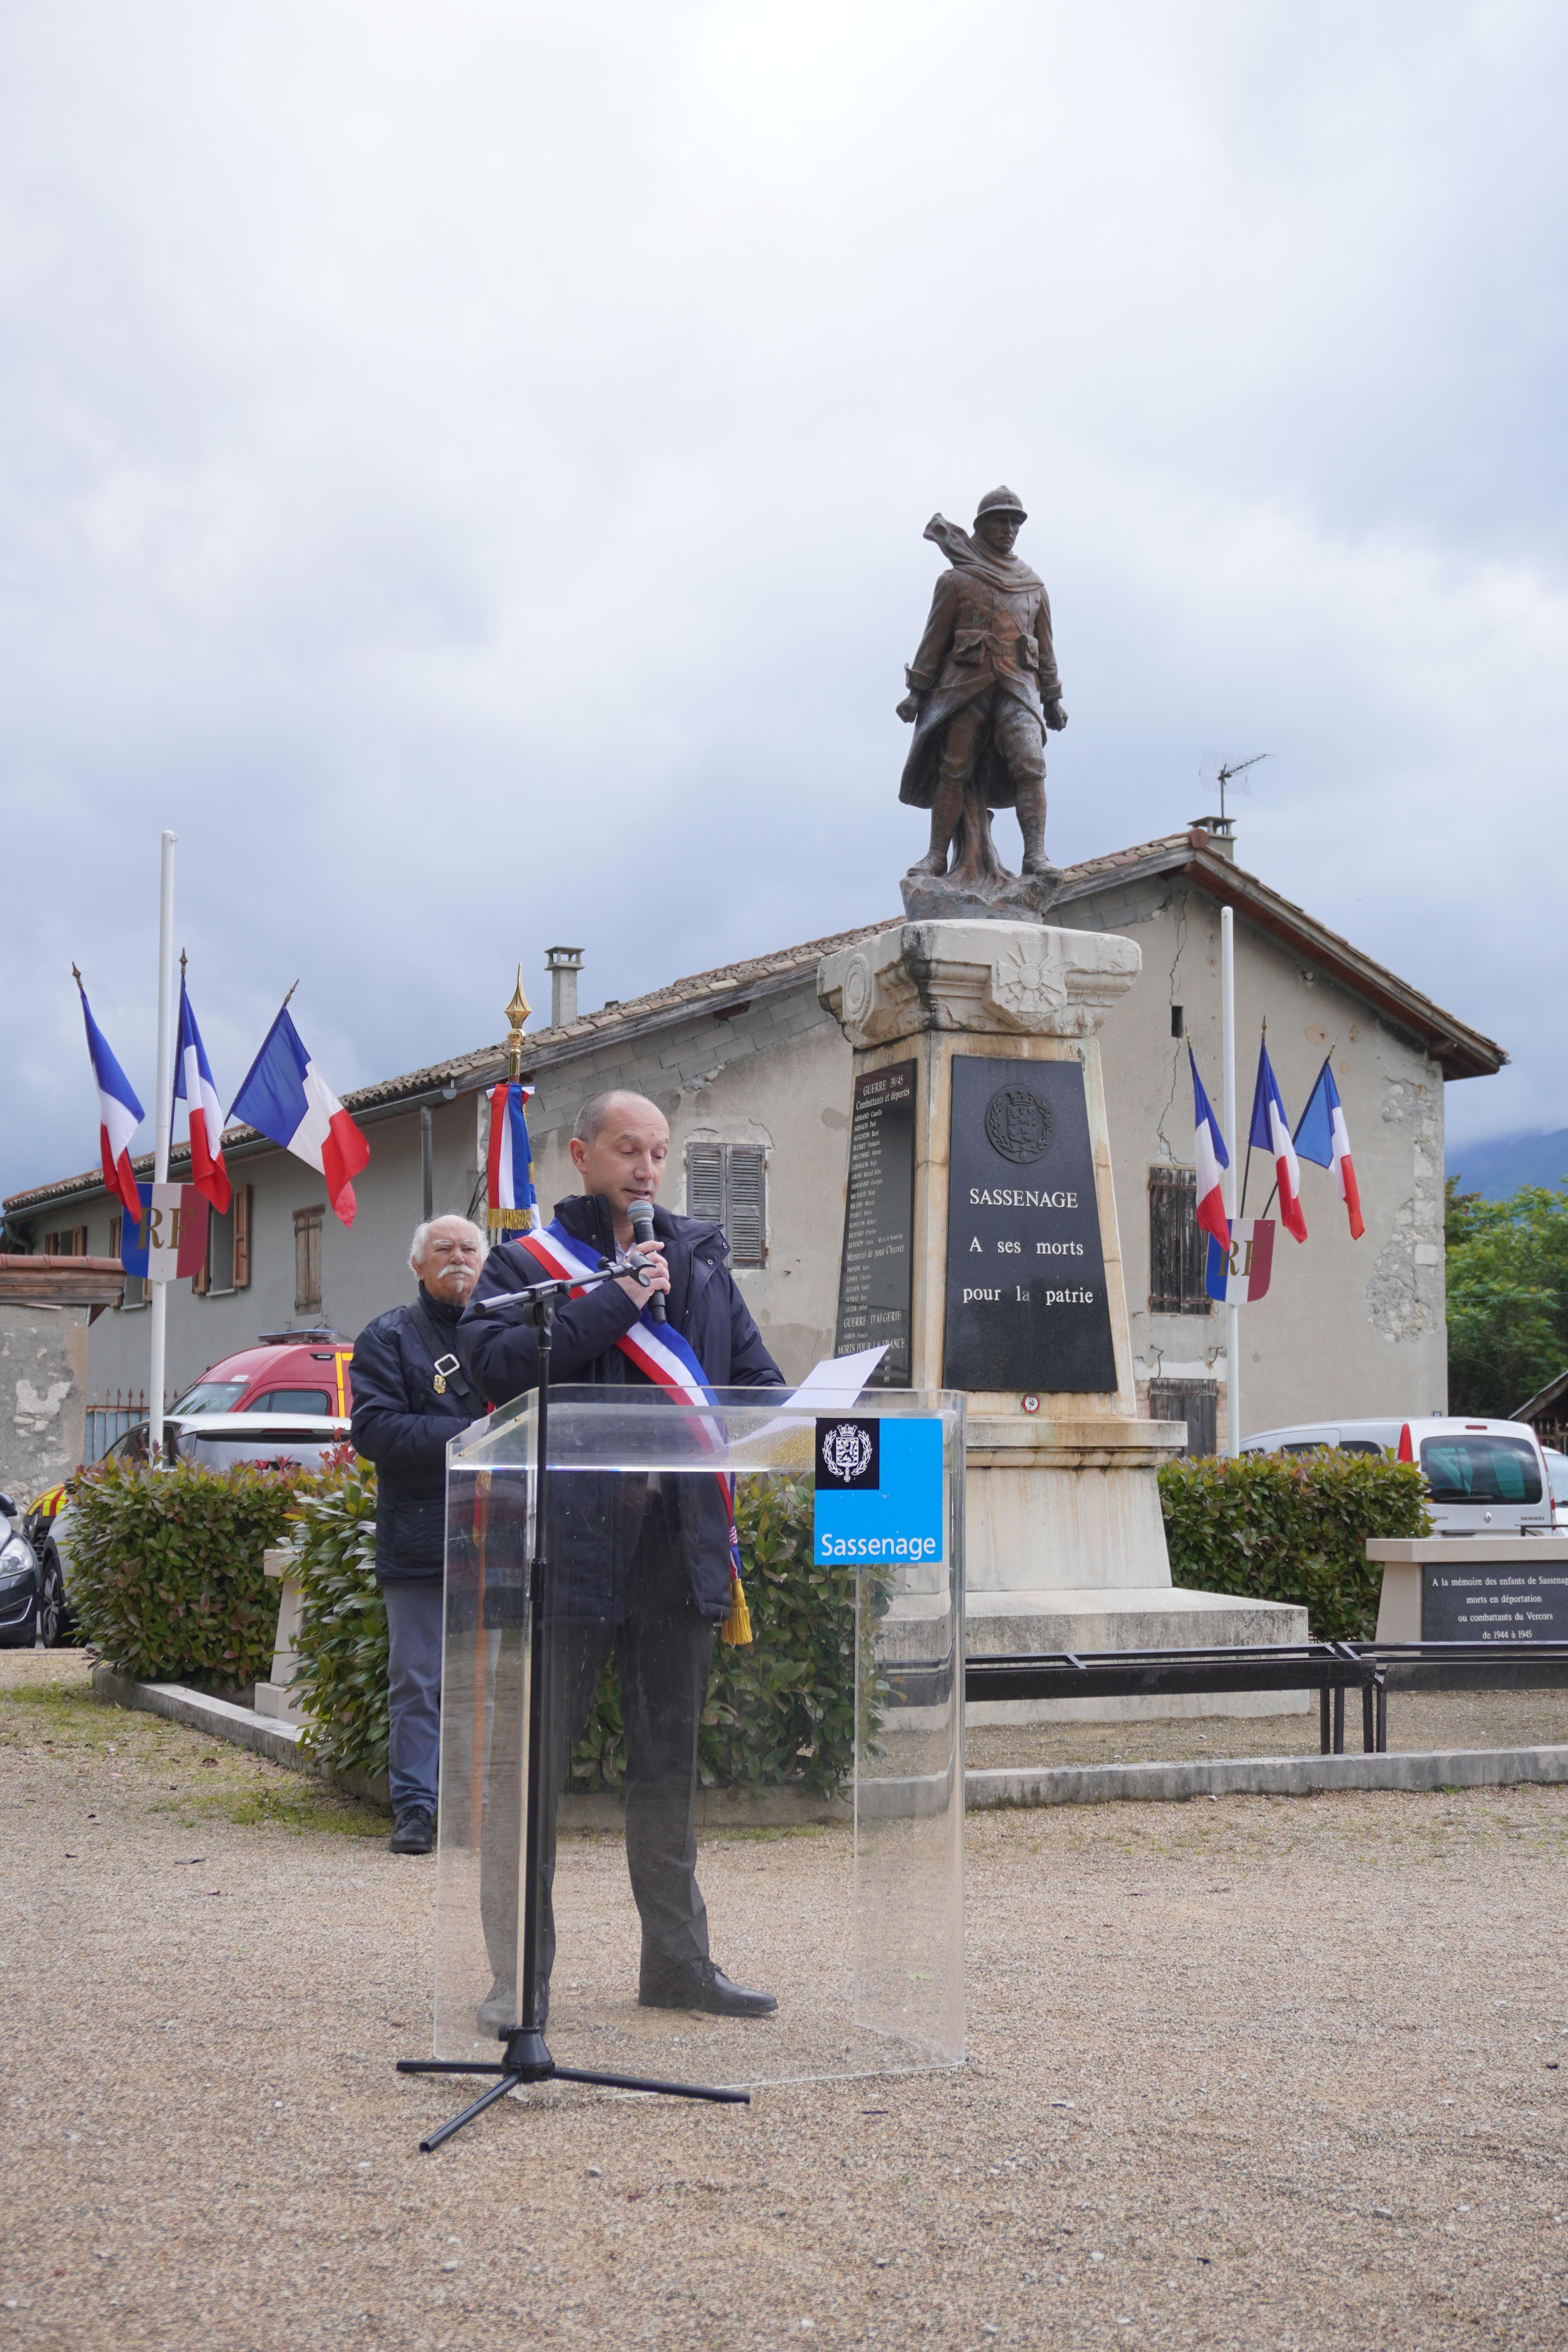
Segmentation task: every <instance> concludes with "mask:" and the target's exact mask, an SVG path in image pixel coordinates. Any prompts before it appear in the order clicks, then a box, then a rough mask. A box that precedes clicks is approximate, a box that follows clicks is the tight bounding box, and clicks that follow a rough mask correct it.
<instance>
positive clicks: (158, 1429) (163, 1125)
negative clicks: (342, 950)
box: [147, 833, 174, 1462]
mask: <svg viewBox="0 0 1568 2352" xmlns="http://www.w3.org/2000/svg"><path fill="white" fill-rule="evenodd" d="M155 1100H156V1103H157V1126H156V1140H155V1142H154V1144H153V1182H154V1183H155V1184H166V1183H167V1182H168V1181H169V1142H170V1136H171V1132H172V1129H173V1128H174V835H173V834H172V833H166V834H165V835H163V856H162V860H161V863H160V868H159V876H158V1092H157V1096H156V1097H155ZM152 1288H153V1305H152V1317H153V1363H152V1370H151V1375H150V1378H151V1383H152V1391H153V1393H152V1407H153V1410H152V1414H151V1417H150V1419H151V1425H150V1427H149V1429H148V1433H147V1440H148V1442H147V1459H148V1460H149V1461H150V1462H162V1460H163V1360H164V1354H165V1349H166V1345H167V1339H168V1324H169V1286H168V1284H167V1283H166V1282H155V1283H153V1286H152Z"/></svg>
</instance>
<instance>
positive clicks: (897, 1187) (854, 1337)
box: [835, 1062, 915, 1389]
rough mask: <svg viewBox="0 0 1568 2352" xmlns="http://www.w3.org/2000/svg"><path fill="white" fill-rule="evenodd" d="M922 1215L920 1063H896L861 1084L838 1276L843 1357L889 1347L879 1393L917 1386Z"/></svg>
mask: <svg viewBox="0 0 1568 2352" xmlns="http://www.w3.org/2000/svg"><path fill="white" fill-rule="evenodd" d="M914 1216H915V1065H914V1063H913V1062H895V1063H893V1064H892V1066H890V1067H889V1068H888V1069H885V1070H866V1071H863V1072H862V1074H861V1075H860V1076H859V1077H858V1078H857V1079H856V1081H855V1108H854V1116H853V1119H852V1121H851V1124H850V1129H849V1192H848V1198H847V1201H846V1202H845V1208H844V1262H843V1270H842V1272H841V1274H840V1276H839V1279H838V1334H837V1342H836V1345H835V1353H836V1354H837V1355H840V1356H847V1355H850V1354H852V1353H854V1351H855V1350H856V1349H860V1348H879V1347H881V1346H883V1345H884V1344H885V1345H886V1347H887V1350H888V1352H887V1354H886V1355H885V1356H884V1357H883V1359H882V1360H881V1362H880V1363H879V1365H878V1367H877V1370H876V1371H875V1372H874V1373H873V1374H872V1377H871V1381H870V1386H871V1387H872V1388H874V1389H907V1388H908V1387H909V1385H910V1324H911V1314H910V1296H911V1294H910V1284H911V1277H912V1265H913V1262H912V1259H911V1256H910V1242H911V1234H912V1230H913V1226H914Z"/></svg>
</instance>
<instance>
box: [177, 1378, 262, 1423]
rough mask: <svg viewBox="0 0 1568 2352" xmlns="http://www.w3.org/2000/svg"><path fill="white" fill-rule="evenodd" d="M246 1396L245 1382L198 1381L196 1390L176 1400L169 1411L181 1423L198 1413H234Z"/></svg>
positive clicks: (192, 1389) (191, 1390)
mask: <svg viewBox="0 0 1568 2352" xmlns="http://www.w3.org/2000/svg"><path fill="white" fill-rule="evenodd" d="M244 1394H245V1382H244V1381H197V1382H196V1384H195V1388H189V1389H187V1390H186V1391H185V1393H184V1396H181V1397H176V1398H175V1399H174V1403H173V1404H172V1405H171V1406H170V1407H169V1411H170V1412H171V1413H172V1414H174V1415H175V1416H177V1418H178V1419H180V1420H181V1421H187V1420H189V1419H190V1418H191V1416H192V1415H193V1414H195V1413H198V1412H233V1411H234V1408H235V1406H236V1404H237V1402H238V1400H239V1399H240V1398H241V1397H242V1396H243V1395H244Z"/></svg>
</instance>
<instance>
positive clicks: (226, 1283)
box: [191, 1192, 239, 1298]
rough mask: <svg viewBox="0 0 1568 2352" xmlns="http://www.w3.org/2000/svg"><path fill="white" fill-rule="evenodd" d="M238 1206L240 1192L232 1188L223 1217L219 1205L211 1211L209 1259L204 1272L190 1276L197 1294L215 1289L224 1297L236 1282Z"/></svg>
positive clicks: (197, 1295)
mask: <svg viewBox="0 0 1568 2352" xmlns="http://www.w3.org/2000/svg"><path fill="white" fill-rule="evenodd" d="M238 1206H239V1195H238V1193H237V1192H231V1193H230V1194H229V1202H228V1207H227V1208H226V1210H225V1212H224V1213H223V1215H222V1216H221V1217H220V1216H219V1215H218V1213H217V1211H216V1209H213V1210H210V1211H209V1212H208V1214H207V1254H206V1260H205V1264H204V1265H203V1266H202V1269H201V1272H200V1273H199V1274H194V1275H193V1276H191V1288H192V1289H193V1290H194V1291H195V1294H196V1297H198V1298H206V1297H211V1296H212V1295H213V1294H214V1293H216V1295H217V1296H218V1297H222V1296H223V1295H224V1294H225V1293H226V1292H227V1291H230V1290H232V1289H233V1288H234V1286H235V1282H234V1224H235V1213H236V1211H237V1208H238Z"/></svg>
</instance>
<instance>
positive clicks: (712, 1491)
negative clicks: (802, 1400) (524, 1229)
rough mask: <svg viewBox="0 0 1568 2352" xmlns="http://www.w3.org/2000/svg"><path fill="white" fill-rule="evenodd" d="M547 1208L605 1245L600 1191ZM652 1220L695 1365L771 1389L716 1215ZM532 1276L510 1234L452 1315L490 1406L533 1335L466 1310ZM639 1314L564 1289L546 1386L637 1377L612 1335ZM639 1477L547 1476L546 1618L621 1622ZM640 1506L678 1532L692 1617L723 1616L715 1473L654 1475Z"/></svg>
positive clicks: (674, 1315)
mask: <svg viewBox="0 0 1568 2352" xmlns="http://www.w3.org/2000/svg"><path fill="white" fill-rule="evenodd" d="M555 1213H556V1215H557V1216H558V1217H559V1219H560V1220H561V1223H562V1224H563V1226H564V1227H565V1229H566V1231H567V1232H568V1233H569V1234H571V1236H572V1238H573V1239H574V1241H575V1242H577V1243H579V1244H582V1246H583V1247H584V1249H585V1250H587V1252H588V1253H589V1254H590V1255H593V1256H595V1257H609V1256H613V1255H615V1249H616V1239H615V1228H614V1226H613V1224H612V1223H611V1218H610V1208H609V1203H608V1202H607V1201H605V1200H604V1199H603V1198H602V1197H600V1196H599V1195H598V1194H596V1193H595V1194H592V1195H587V1196H584V1195H583V1194H581V1193H579V1194H578V1195H576V1196H575V1197H574V1199H571V1200H566V1201H558V1202H556V1205H555ZM653 1229H654V1234H655V1236H656V1238H657V1239H658V1240H659V1241H661V1242H662V1243H663V1244H664V1252H665V1261H666V1264H667V1265H668V1267H669V1278H670V1288H669V1297H668V1309H667V1311H668V1317H669V1321H670V1323H671V1325H672V1326H673V1328H675V1329H676V1330H678V1331H679V1333H680V1335H681V1337H682V1339H685V1341H686V1342H687V1344H688V1346H689V1348H690V1349H691V1351H692V1353H693V1355H694V1356H695V1357H696V1358H697V1360H698V1362H699V1363H700V1365H701V1367H702V1370H703V1371H704V1372H705V1374H706V1375H707V1378H708V1383H709V1385H710V1388H716V1389H728V1388H739V1389H752V1388H782V1387H783V1385H784V1375H783V1373H782V1372H781V1371H780V1370H779V1368H778V1366H777V1365H776V1364H775V1363H774V1361H773V1358H772V1357H771V1356H770V1355H769V1353H768V1351H767V1349H766V1348H765V1347H764V1346H763V1341H762V1336H761V1334H760V1333H759V1331H758V1329H757V1327H756V1325H755V1324H754V1323H753V1322H752V1315H751V1309H750V1308H749V1307H747V1305H746V1302H745V1300H744V1299H743V1298H742V1296H741V1293H740V1290H739V1288H738V1286H737V1285H736V1282H735V1278H734V1276H733V1275H732V1274H731V1271H730V1263H729V1260H730V1245H729V1244H728V1242H727V1241H726V1240H725V1239H724V1234H723V1231H722V1229H721V1227H720V1226H718V1225H714V1224H709V1223H706V1222H705V1221H704V1220H703V1219H701V1218H700V1217H677V1216H672V1215H671V1214H670V1213H669V1211H668V1209H658V1208H656V1209H655V1211H654V1213H653ZM540 1279H542V1275H541V1269H540V1268H539V1266H538V1265H537V1263H536V1262H535V1261H534V1260H533V1259H532V1258H531V1257H530V1256H529V1255H528V1253H527V1252H526V1251H525V1250H522V1249H520V1248H519V1247H518V1245H517V1244H516V1243H515V1242H508V1243H504V1244H502V1246H501V1247H500V1249H496V1250H492V1251H491V1252H490V1255H489V1257H488V1258H487V1259H486V1261H485V1265H484V1271H483V1272H482V1273H481V1275H480V1276H479V1282H478V1284H477V1286H476V1287H475V1290H474V1295H473V1297H472V1299H471V1300H470V1301H469V1304H468V1313H467V1314H466V1316H465V1317H464V1318H463V1325H462V1336H463V1352H464V1356H465V1360H467V1362H468V1366H469V1368H470V1370H472V1372H473V1375H474V1378H475V1380H476V1381H478V1383H479V1387H480V1388H481V1389H482V1390H483V1391H484V1392H485V1394H486V1396H487V1397H488V1398H489V1401H490V1402H491V1403H492V1404H505V1403H508V1402H510V1400H511V1399H512V1398H513V1397H515V1396H521V1395H523V1394H524V1393H525V1392H526V1391H528V1390H530V1389H531V1388H534V1387H536V1386H537V1384H538V1380H539V1335H538V1333H537V1332H536V1331H534V1330H533V1329H532V1328H531V1327H530V1326H528V1325H527V1324H523V1323H520V1322H518V1321H516V1320H514V1319H513V1318H511V1317H510V1316H494V1317H476V1316H475V1313H474V1308H475V1307H477V1306H478V1305H479V1302H480V1301H481V1300H482V1299H485V1298H493V1297H496V1296H497V1295H498V1294H499V1293H500V1292H503V1291H508V1290H522V1289H525V1288H526V1287H527V1286H528V1285H529V1284H530V1283H531V1282H537V1281H539V1280H540ZM639 1312H640V1309H639V1307H638V1306H637V1302H636V1301H635V1300H634V1299H632V1298H629V1297H627V1295H626V1292H625V1291H624V1290H623V1289H622V1288H621V1286H620V1285H619V1284H618V1283H615V1282H606V1283H602V1284H601V1285H600V1286H599V1287H598V1288H597V1289H596V1290H591V1291H589V1292H587V1293H586V1294H585V1296H584V1297H582V1298H572V1299H568V1300H567V1301H566V1302H565V1303H564V1304H563V1306H562V1307H560V1308H559V1309H558V1310H557V1313H556V1317H555V1324H554V1328H553V1330H552V1335H551V1348H550V1380H551V1387H552V1391H553V1389H554V1386H555V1384H556V1383H557V1382H560V1383H561V1385H562V1386H563V1387H566V1386H568V1385H571V1386H578V1385H581V1384H587V1385H590V1386H593V1387H595V1388H605V1389H613V1388H617V1387H620V1386H622V1385H623V1384H628V1383H637V1382H640V1381H641V1379H642V1375H641V1374H640V1373H639V1372H638V1371H637V1369H636V1368H635V1366H633V1365H632V1364H631V1363H629V1362H628V1360H627V1359H626V1357H625V1356H624V1355H623V1354H622V1353H621V1350H620V1349H619V1348H618V1347H617V1346H616V1340H617V1339H620V1337H621V1335H622V1334H623V1333H624V1332H626V1331H629V1330H630V1329H631V1328H632V1326H633V1325H634V1324H635V1323H636V1322H637V1318H638V1314H639ZM634 1487H635V1488H636V1490H637V1492H636V1495H635V1496H633V1493H632V1490H633V1488H634ZM642 1489H643V1482H642V1481H640V1480H637V1481H616V1480H614V1479H604V1480H599V1479H592V1480H591V1479H589V1478H588V1477H586V1476H585V1475H582V1474H574V1475H573V1476H572V1477H571V1478H569V1479H564V1480H561V1481H558V1482H557V1485H556V1490H555V1500H554V1503H553V1505H552V1511H551V1518H550V1527H549V1555H550V1563H551V1577H550V1582H549V1585H548V1587H547V1590H546V1599H545V1614H546V1616H547V1617H550V1618H552V1619H554V1620H557V1621H561V1622H569V1623H574V1624H612V1625H613V1624H618V1623H619V1622H620V1620H621V1617H622V1615H623V1613H624V1606H625V1597H626V1562H627V1560H628V1559H629V1557H630V1554H631V1552H632V1550H633V1549H635V1548H636V1544H637V1536H638V1534H639V1532H640V1529H641V1526H642V1520H643V1515H644V1512H643V1504H642ZM647 1507H648V1508H653V1507H658V1508H659V1509H660V1510H662V1511H663V1512H664V1514H665V1516H666V1517H667V1521H668V1523H669V1531H670V1533H671V1535H672V1537H676V1536H678V1537H679V1541H680V1543H681V1547H682V1549H683V1550H684V1552H685V1555H686V1566H687V1573H688V1577H689V1582H690V1590H691V1598H692V1601H693V1603H694V1605H695V1606H696V1607H697V1608H698V1609H699V1610H700V1611H701V1612H702V1614H703V1615H704V1616H705V1617H710V1618H721V1617H723V1616H724V1615H726V1613H727V1612H728V1610H729V1606H730V1527H729V1515H728V1512H727V1511H726V1509H725V1507H724V1504H723V1498H722V1496H721V1494H720V1490H719V1486H718V1482H717V1481H716V1480H715V1479H713V1478H711V1477H707V1476H695V1477H686V1476H671V1477H667V1478H666V1479H665V1481H664V1490H663V1492H662V1493H661V1495H660V1496H658V1497H657V1498H656V1497H648V1498H647Z"/></svg>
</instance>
